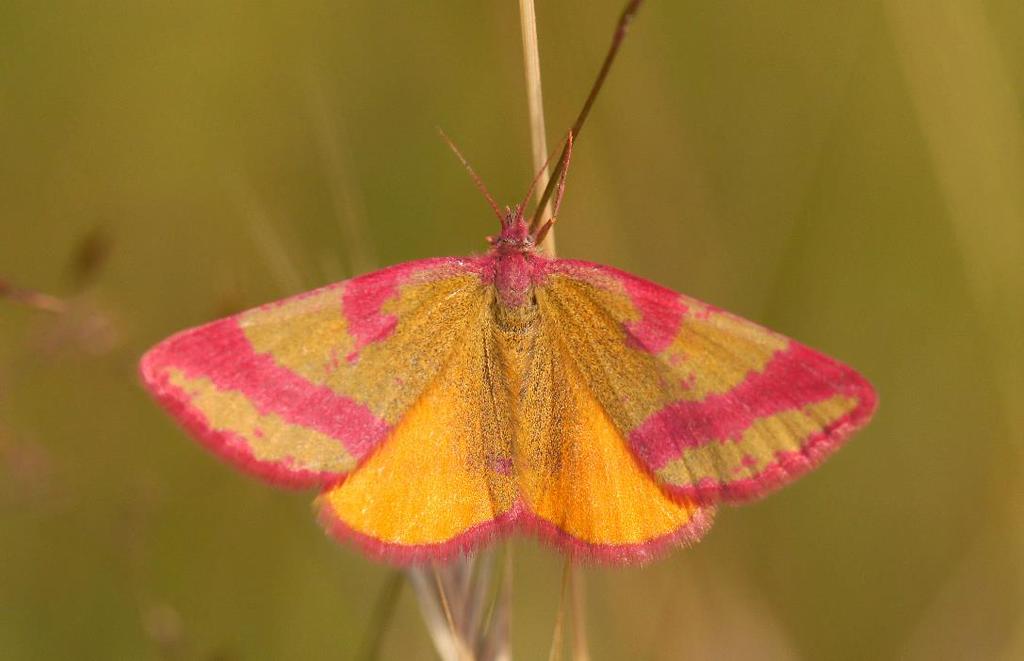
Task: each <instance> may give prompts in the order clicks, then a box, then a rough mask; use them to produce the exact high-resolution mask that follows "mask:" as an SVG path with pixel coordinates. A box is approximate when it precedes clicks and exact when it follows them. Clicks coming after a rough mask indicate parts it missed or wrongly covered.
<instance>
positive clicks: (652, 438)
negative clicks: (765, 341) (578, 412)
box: [629, 341, 875, 470]
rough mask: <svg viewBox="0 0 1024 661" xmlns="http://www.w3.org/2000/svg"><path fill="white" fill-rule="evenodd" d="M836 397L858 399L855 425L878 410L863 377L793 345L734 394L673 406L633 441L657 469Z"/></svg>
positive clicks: (849, 416)
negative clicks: (687, 451) (765, 422)
mask: <svg viewBox="0 0 1024 661" xmlns="http://www.w3.org/2000/svg"><path fill="white" fill-rule="evenodd" d="M837 394H840V395H848V396H850V397H854V398H856V399H857V401H858V404H857V407H856V408H855V409H854V410H853V411H851V412H850V413H848V414H847V415H846V416H844V419H845V420H847V421H848V422H850V423H853V424H854V425H856V426H859V424H862V423H863V422H866V421H867V419H868V418H869V417H870V416H871V413H872V412H873V411H874V408H875V393H874V390H873V389H872V388H871V385H870V384H868V382H867V381H865V380H864V379H863V377H861V376H860V375H859V374H857V373H856V372H854V371H853V370H851V369H850V368H848V367H846V366H845V365H842V364H840V363H837V362H836V361H834V360H832V359H831V358H828V357H827V356H824V355H822V354H820V353H818V352H817V351H814V350H813V349H809V348H807V347H805V346H803V345H801V344H798V343H796V342H792V341H791V342H790V343H789V347H788V348H787V349H785V350H783V351H780V352H778V353H776V354H775V356H774V357H773V358H772V359H771V361H770V362H769V363H768V365H767V367H766V368H765V370H764V371H763V372H751V373H750V374H749V375H747V378H746V380H745V381H744V382H743V383H742V384H740V385H739V386H738V387H736V388H735V389H734V390H731V391H729V392H726V393H722V394H718V395H710V396H709V397H707V398H705V399H703V400H700V401H685V402H678V403H676V404H670V405H669V406H667V407H666V408H664V409H662V410H661V411H659V412H657V413H655V414H654V415H653V416H651V417H650V418H648V420H647V421H646V422H644V423H643V424H642V425H641V426H640V427H639V428H637V429H635V430H634V431H633V432H632V433H631V434H630V436H629V440H630V443H631V444H632V446H633V450H634V451H635V452H636V453H637V454H638V455H639V456H640V457H641V458H642V459H643V460H644V462H645V463H646V464H647V465H648V466H650V468H651V469H653V470H657V469H659V468H661V467H662V466H664V465H665V464H666V463H667V462H669V461H671V460H673V459H675V458H677V457H678V456H679V455H680V454H681V453H682V451H683V450H684V449H686V448H691V447H698V446H701V445H705V444H707V443H712V442H716V441H717V442H721V441H725V440H730V439H736V438H738V437H739V436H740V435H741V434H742V433H743V432H744V431H746V430H747V429H748V428H750V426H751V425H752V424H753V423H754V422H755V421H757V420H758V419H760V418H764V417H767V416H771V415H775V414H777V413H782V412H785V411H790V410H796V409H800V408H802V407H804V406H807V405H808V404H813V403H815V402H819V401H823V400H826V399H829V398H830V397H834V396H835V395H837ZM833 426H835V425H833ZM840 426H841V425H840Z"/></svg>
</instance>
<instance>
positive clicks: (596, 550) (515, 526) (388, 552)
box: [320, 502, 715, 565]
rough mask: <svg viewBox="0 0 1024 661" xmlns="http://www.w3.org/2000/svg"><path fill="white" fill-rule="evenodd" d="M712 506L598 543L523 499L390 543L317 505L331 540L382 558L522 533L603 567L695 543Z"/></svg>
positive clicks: (403, 558) (449, 553)
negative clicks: (445, 535) (663, 530)
mask: <svg viewBox="0 0 1024 661" xmlns="http://www.w3.org/2000/svg"><path fill="white" fill-rule="evenodd" d="M714 514H715V510H714V508H702V509H699V510H696V511H695V512H694V513H693V518H692V520H691V521H690V522H689V523H687V524H686V525H683V526H681V527H679V528H678V529H676V530H674V531H672V532H670V533H668V534H667V535H662V536H661V537H657V538H655V539H652V540H650V541H647V542H644V543H642V544H620V545H602V544H590V543H587V542H584V541H581V540H579V539H577V538H575V537H573V536H572V535H570V534H569V533H567V532H565V531H563V530H561V529H560V528H559V527H558V526H556V525H555V524H553V523H550V522H549V521H545V520H543V519H541V518H540V517H538V516H536V515H535V514H533V513H532V512H530V510H529V509H528V508H526V507H525V506H524V505H523V504H522V503H521V502H520V503H516V505H515V506H514V507H513V508H512V509H511V510H509V511H508V512H506V513H504V514H502V515H501V516H499V517H498V518H496V519H494V520H492V521H488V522H486V523H482V524H479V525H477V526H474V527H472V528H470V529H469V530H466V531H465V532H463V533H461V534H459V535H457V536H455V537H453V538H452V539H449V540H448V541H446V542H442V543H440V544H392V543H388V542H382V541H380V540H379V539H376V538H374V537H370V536H368V535H364V534H362V533H360V532H359V531H357V530H353V529H352V528H351V527H349V526H348V525H347V524H346V523H345V522H344V521H342V520H341V519H340V518H338V517H337V516H335V515H334V513H333V512H332V511H331V509H330V508H329V507H321V508H320V522H321V524H322V525H323V526H324V528H325V529H326V530H327V531H328V532H329V533H330V534H331V535H332V536H333V537H334V538H335V539H338V540H340V541H342V542H347V543H351V544H355V545H356V546H357V547H359V549H361V550H362V551H363V552H364V553H366V554H367V555H369V556H370V557H372V558H375V559H377V560H379V561H382V562H387V563H390V564H397V565H413V564H417V563H421V562H427V561H437V560H446V559H449V558H454V557H457V556H458V555H460V554H468V553H471V552H473V551H475V550H477V549H479V548H482V547H485V546H487V545H488V544H490V543H491V542H492V541H494V540H495V539H497V538H499V537H503V536H505V535H507V534H509V533H513V532H520V531H521V532H525V533H528V534H530V535H532V536H533V537H535V538H537V539H538V540H540V541H541V542H543V543H545V544H547V545H549V546H552V547H554V548H557V549H559V550H560V551H562V552H563V553H567V554H569V555H571V556H572V557H573V559H574V560H576V561H579V562H592V563H594V564H602V565H622V564H626V563H641V564H642V563H645V562H651V561H653V560H656V559H658V558H659V557H661V556H662V555H664V554H665V553H667V552H668V551H670V550H671V549H673V548H675V547H677V546H679V545H680V544H683V545H686V546H690V545H692V544H696V543H697V542H698V541H700V539H701V538H702V537H704V535H705V533H707V531H708V529H710V528H711V524H712V523H713V522H714Z"/></svg>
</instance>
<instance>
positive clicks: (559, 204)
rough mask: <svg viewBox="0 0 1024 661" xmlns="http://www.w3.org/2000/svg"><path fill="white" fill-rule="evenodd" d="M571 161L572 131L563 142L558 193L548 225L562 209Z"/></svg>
mask: <svg viewBox="0 0 1024 661" xmlns="http://www.w3.org/2000/svg"><path fill="white" fill-rule="evenodd" d="M571 160H572V131H569V137H568V138H566V141H565V158H563V159H562V172H561V173H560V174H559V175H558V192H557V193H555V206H554V208H553V209H552V210H551V220H549V221H548V223H547V224H548V225H550V224H551V223H553V222H554V220H555V218H558V210H559V209H561V208H562V196H563V195H565V179H566V177H568V176H569V161H571Z"/></svg>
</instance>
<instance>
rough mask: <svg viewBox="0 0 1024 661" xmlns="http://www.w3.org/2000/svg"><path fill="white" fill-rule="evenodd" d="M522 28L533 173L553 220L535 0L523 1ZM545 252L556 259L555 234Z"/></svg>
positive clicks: (542, 205) (541, 205) (542, 210)
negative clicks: (547, 195) (548, 196)
mask: <svg viewBox="0 0 1024 661" xmlns="http://www.w3.org/2000/svg"><path fill="white" fill-rule="evenodd" d="M519 25H520V27H521V28H522V33H523V68H524V71H525V74H526V101H527V103H528V104H529V108H530V147H531V150H532V152H533V171H534V172H537V173H539V180H538V182H537V190H536V195H537V204H538V207H537V213H539V214H541V216H542V217H544V218H551V204H550V203H548V202H547V201H546V200H543V199H542V198H543V191H544V189H546V188H547V186H548V180H549V179H550V173H549V172H548V166H547V159H548V141H547V130H546V129H545V126H544V95H543V93H542V91H541V79H540V49H539V47H538V44H537V15H536V12H535V10H534V6H533V0H519ZM541 249H542V250H543V251H544V252H545V254H547V255H548V256H550V257H554V256H555V232H554V229H551V230H549V231H548V233H547V236H545V237H544V240H543V241H541Z"/></svg>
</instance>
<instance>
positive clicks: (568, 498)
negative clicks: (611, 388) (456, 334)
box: [515, 314, 713, 563]
mask: <svg viewBox="0 0 1024 661" xmlns="http://www.w3.org/2000/svg"><path fill="white" fill-rule="evenodd" d="M555 323H557V319H554V318H544V316H543V314H542V319H541V324H540V332H538V333H536V335H535V336H534V337H532V338H531V341H530V342H529V345H528V346H527V347H524V350H523V351H522V354H523V360H522V361H521V363H522V365H523V370H522V379H521V381H522V385H521V388H520V390H519V392H520V393H521V395H520V406H519V407H518V428H519V433H518V435H517V437H516V448H515V450H516V451H515V471H516V476H517V482H518V485H519V489H520V492H521V495H522V498H523V501H524V509H525V511H524V513H523V521H524V523H526V525H528V526H531V525H532V527H533V528H534V529H535V530H536V532H538V533H539V534H540V535H541V537H543V538H545V539H548V540H549V541H552V542H554V543H555V544H557V545H558V546H560V547H562V548H563V549H564V550H566V551H567V552H569V553H570V554H572V555H574V556H582V557H590V558H594V559H597V560H601V561H608V562H616V563H625V562H643V561H646V560H650V559H651V558H653V557H654V556H656V555H657V554H658V553H659V552H661V551H663V550H665V549H667V548H668V547H670V546H671V545H673V544H679V543H693V542H695V541H696V540H698V539H699V538H700V537H701V536H702V535H703V534H704V532H705V531H706V530H707V528H708V527H709V526H710V524H711V521H712V516H713V511H712V509H711V508H709V507H702V506H700V505H698V504H697V503H696V502H694V501H692V500H691V499H688V498H677V499H673V498H670V497H669V496H667V495H666V494H665V493H664V492H663V491H662V489H661V488H659V486H658V484H657V483H656V481H655V480H654V478H653V477H652V476H651V475H650V474H649V473H648V472H647V471H646V470H645V469H644V467H643V466H642V465H641V464H640V463H639V462H638V461H637V459H636V457H635V456H633V454H632V453H631V452H630V450H629V445H628V441H627V440H626V438H625V437H624V435H623V434H622V433H621V432H620V431H619V429H618V428H617V427H616V425H615V424H614V422H613V420H612V419H611V417H610V416H609V415H608V413H607V411H606V410H605V409H604V407H603V406H602V405H601V403H600V402H599V401H598V400H597V399H596V398H595V397H594V393H593V391H592V390H591V389H590V388H589V387H588V385H587V383H586V379H585V378H584V375H583V373H582V372H581V370H580V369H579V365H578V363H577V361H575V360H574V359H573V358H572V357H571V356H570V353H571V351H572V347H570V346H567V345H565V344H564V343H563V342H561V341H560V338H558V337H557V334H556V333H557V331H556V330H555V328H554V327H553V326H554V324H555Z"/></svg>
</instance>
